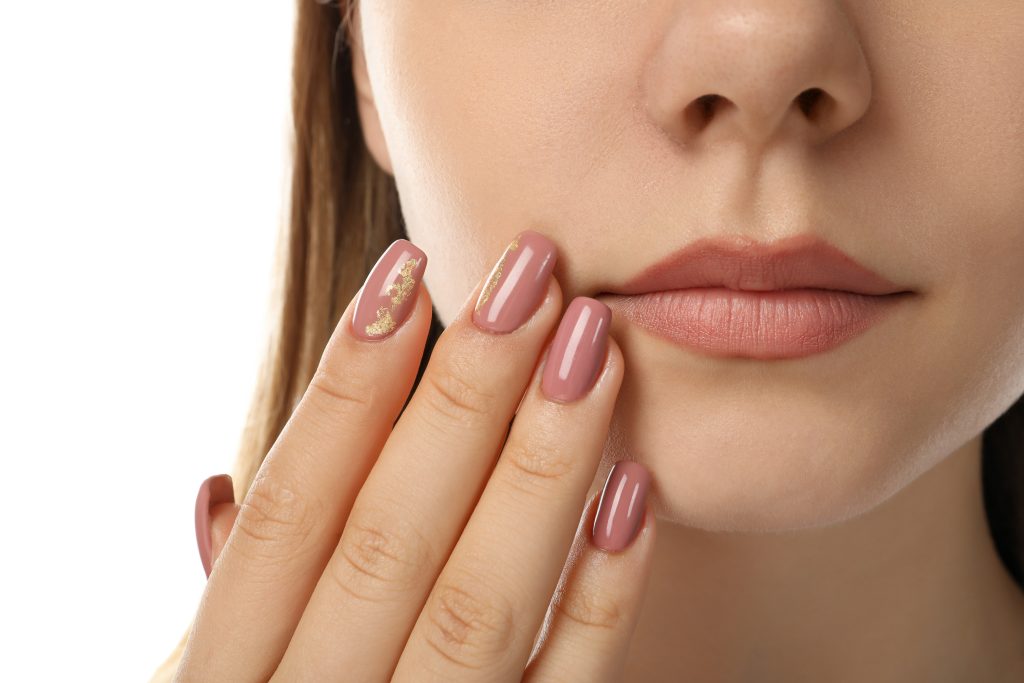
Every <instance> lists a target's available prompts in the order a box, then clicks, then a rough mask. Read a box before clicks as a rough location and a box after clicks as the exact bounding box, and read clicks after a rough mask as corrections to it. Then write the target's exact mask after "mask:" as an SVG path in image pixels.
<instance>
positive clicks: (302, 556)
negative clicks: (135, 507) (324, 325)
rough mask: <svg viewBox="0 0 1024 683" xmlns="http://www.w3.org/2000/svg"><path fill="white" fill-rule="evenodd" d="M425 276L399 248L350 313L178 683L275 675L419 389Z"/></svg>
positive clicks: (232, 548)
mask: <svg viewBox="0 0 1024 683" xmlns="http://www.w3.org/2000/svg"><path fill="white" fill-rule="evenodd" d="M425 266H426V256H425V255H424V254H423V252H422V251H421V250H420V249H418V248H417V247H415V246H414V245H412V244H411V243H409V242H408V241H406V240H396V241H395V242H394V243H392V245H391V246H390V247H389V248H388V249H387V250H386V251H385V252H384V254H382V255H381V257H380V259H379V260H378V261H377V263H376V264H375V266H374V268H373V269H372V270H371V272H370V274H369V276H368V277H367V280H366V282H365V283H364V285H363V287H362V288H361V289H360V292H359V295H358V296H357V297H355V298H354V299H353V300H352V301H350V302H349V304H348V306H347V307H346V309H345V311H344V313H343V315H342V317H341V320H340V322H339V324H338V325H337V327H336V328H335V330H334V333H333V334H332V336H331V339H330V340H329V342H328V343H327V347H326V349H325V351H324V354H323V356H322V358H321V360H320V363H319V366H318V368H317V370H316V373H315V375H314V377H313V379H312V381H311V382H310V385H309V387H308V388H307V390H306V391H305V393H304V394H303V396H302V398H301V400H300V401H299V403H298V405H297V406H296V408H295V410H294V412H293V414H292V415H291V417H290V419H289V420H288V422H287V424H286V425H285V427H284V430H283V431H282V433H281V435H280V436H279V438H278V439H277V441H276V442H275V443H274V446H273V447H272V448H271V450H270V453H268V455H267V457H266V459H265V460H264V462H263V463H262V465H261V466H260V469H259V471H258V472H257V474H256V478H255V480H254V482H253V484H252V486H251V487H250V489H249V491H248V493H247V494H246V496H245V499H244V500H243V501H242V505H241V509H240V510H239V512H238V516H237V519H236V520H235V524H234V526H233V528H232V530H231V533H230V535H229V536H228V539H227V542H226V544H225V546H224V548H223V550H222V552H221V556H220V557H219V558H218V560H217V563H216V565H215V566H214V568H213V572H212V573H211V575H210V579H209V582H208V583H207V588H206V592H205V594H204V596H203V600H202V601H201V603H200V606H199V610H198V612H197V614H196V619H195V620H194V622H193V627H192V631H191V633H190V637H189V642H188V644H187V646H186V651H185V653H184V656H183V662H184V664H183V672H182V673H181V674H180V675H179V680H192V679H193V678H195V679H202V680H267V679H268V678H269V677H270V676H271V675H272V673H273V671H274V669H275V668H276V666H277V663H278V662H279V660H280V658H281V656H282V655H283V653H284V651H285V648H286V647H287V644H288V641H289V640H290V638H291V635H292V632H293V631H294V629H295V625H296V624H297V623H298V620H299V618H300V616H301V614H302V609H303V607H304V606H305V604H306V602H307V600H308V599H309V595H310V593H312V590H313V587H314V586H315V585H316V581H317V579H318V578H319V576H320V574H321V572H322V571H323V567H324V564H325V563H326V561H327V558H328V557H330V554H331V552H332V551H333V549H334V546H335V545H336V543H337V540H338V537H339V535H340V533H341V529H342V527H343V525H344V521H345V518H346V516H347V515H348V512H349V509H350V507H351V505H352V502H353V501H354V499H355V496H356V494H357V492H358V491H359V487H360V486H361V485H362V483H363V480H364V479H365V477H366V473H367V472H368V471H369V469H370V468H371V466H372V464H373V462H374V460H375V459H376V456H377V454H378V453H379V452H380V448H381V446H383V444H384V441H385V440H386V438H387V435H388V433H389V432H390V430H391V426H392V424H393V423H394V420H395V418H396V417H397V415H398V413H399V411H400V410H401V408H402V405H403V404H404V402H405V399H406V397H407V396H408V393H409V390H410V389H411V387H412V383H413V381H414V380H415V377H416V372H417V370H418V366H419V361H420V358H421V357H422V354H423V349H424V343H425V340H426V336H427V333H428V331H429V326H430V318H431V303H430V298H429V294H428V292H427V291H426V289H425V288H423V287H420V286H419V281H420V279H421V278H422V275H423V270H424V268H425ZM403 321H404V322H403ZM227 634H230V637H227Z"/></svg>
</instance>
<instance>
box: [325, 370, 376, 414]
mask: <svg viewBox="0 0 1024 683" xmlns="http://www.w3.org/2000/svg"><path fill="white" fill-rule="evenodd" d="M309 391H310V394H311V395H312V397H313V399H314V401H317V402H319V403H320V405H321V406H322V407H324V408H326V409H327V410H329V411H330V412H338V411H351V410H356V411H366V410H369V409H370V407H371V406H372V404H373V401H374V397H375V396H376V393H375V387H374V384H373V382H370V381H369V380H368V379H366V378H363V377H362V376H361V375H360V374H359V373H357V372H347V373H346V372H337V371H334V370H332V369H330V368H328V367H325V366H324V365H323V364H321V366H320V367H318V368H317V370H316V372H315V373H313V377H312V379H310V381H309Z"/></svg>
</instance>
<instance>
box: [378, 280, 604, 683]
mask: <svg viewBox="0 0 1024 683" xmlns="http://www.w3.org/2000/svg"><path fill="white" fill-rule="evenodd" d="M610 318H611V311H610V310H609V309H608V307H607V306H605V305H604V304H603V303H601V302H599V301H597V300H595V299H589V298H587V297H577V298H576V299H574V300H573V302H572V303H570V305H569V306H568V307H567V309H566V313H565V315H564V316H563V318H562V321H561V322H560V324H559V327H558V332H557V333H556V335H555V339H554V341H553V342H552V345H551V346H549V348H548V351H547V353H546V354H545V359H544V361H543V368H541V369H540V372H538V373H536V376H535V381H534V382H532V383H531V386H530V389H529V393H528V394H527V396H526V397H525V398H524V399H523V404H522V406H521V407H520V409H519V413H518V415H517V416H516V419H515V421H514V422H513V424H512V429H511V431H510V433H509V437H508V442H507V443H506V444H505V447H504V449H503V451H502V453H501V457H500V458H499V460H498V463H497V465H495V468H494V473H493V474H492V475H491V478H490V479H489V480H488V482H487V486H486V487H485V489H484V492H483V494H482V496H481V498H480V502H479V503H478V504H477V507H476V509H475V510H474V513H473V516H472V517H471V518H470V520H469V523H468V524H467V525H466V529H465V531H464V532H463V534H462V537H461V538H460V539H459V542H458V544H457V545H456V547H455V549H454V551H453V552H452V555H451V557H450V558H449V560H448V563H447V564H446V565H445V567H444V570H443V571H442V572H441V575H440V576H439V577H438V579H437V582H436V584H435V585H434V587H433V589H432V590H431V593H430V595H429V597H428V598H427V602H426V604H425V606H424V608H423V611H422V612H421V613H420V615H419V617H418V619H417V621H416V624H415V626H414V628H413V632H412V634H411V635H410V636H409V642H408V643H407V644H406V647H405V650H404V651H403V652H402V657H401V659H400V660H399V663H398V667H397V668H396V671H395V676H394V679H393V680H394V681H417V682H419V681H428V680H438V681H459V680H474V681H476V680H487V681H512V680H516V681H518V680H519V679H520V677H521V676H522V673H523V670H524V668H525V667H526V664H527V659H528V657H529V654H530V649H531V646H532V643H533V639H534V635H535V634H536V633H537V630H538V628H539V627H540V625H541V623H542V622H543V618H544V613H545V610H546V608H547V606H548V604H549V602H550V600H551V596H552V593H553V591H554V589H555V586H556V584H557V582H558V578H559V575H560V573H561V570H562V567H563V566H564V564H565V560H566V556H567V554H568V552H569V549H570V548H571V546H572V540H573V535H574V532H575V529H576V525H577V524H578V522H579V518H580V514H581V511H582V510H583V508H584V504H585V499H586V495H587V490H588V488H589V487H590V485H591V483H592V482H593V479H594V475H595V472H596V470H597V466H598V463H599V461H600V457H601V453H602V451H603V449H604V443H605V439H606V435H607V431H608V424H609V421H610V419H611V414H612V409H613V407H614V404H615V397H616V395H617V393H618V389H619V386H620V384H621V381H622V371H623V366H622V353H621V351H620V350H619V347H618V345H617V344H616V343H615V342H614V341H613V340H610V339H609V338H608V336H607V330H608V323H609V322H610ZM572 361H575V362H572ZM565 369H568V370H569V373H568V375H567V376H566V375H565V374H564V373H563V374H562V376H561V377H560V375H559V371H560V370H565ZM549 375H551V376H552V377H554V378H555V381H554V385H555V386H554V387H552V382H551V381H549ZM595 375H596V377H595ZM595 378H596V382H594V380H595ZM592 382H593V384H591V383H592ZM542 384H543V385H546V386H548V388H549V389H550V388H557V389H558V390H559V391H558V392H556V393H560V394H566V395H569V394H571V393H575V392H570V391H569V390H570V389H575V390H576V391H578V390H580V389H581V388H585V389H589V391H588V393H586V394H584V395H583V396H581V397H580V396H576V397H574V398H573V400H571V401H568V402H562V401H558V400H553V399H552V398H549V396H551V392H550V391H546V390H544V389H543V388H542ZM588 385H589V386H588ZM591 386H592V389H591V388H590V387H591Z"/></svg>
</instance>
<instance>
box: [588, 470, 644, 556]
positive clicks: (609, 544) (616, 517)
mask: <svg viewBox="0 0 1024 683" xmlns="http://www.w3.org/2000/svg"><path fill="white" fill-rule="evenodd" d="M650 486H651V475H650V473H648V471H647V468H645V467H644V466H643V465H641V464H640V463H637V462H633V461H632V460H620V461H619V462H617V463H615V465H614V466H613V467H612V471H611V472H609V473H608V479H607V480H606V481H605V483H604V489H602V491H601V500H600V502H598V504H597V515H596V516H595V517H594V529H593V533H592V536H593V539H594V544H595V545H597V546H598V547H599V548H603V549H604V550H608V551H611V552H617V551H619V550H623V549H625V548H626V546H628V545H629V544H630V543H631V542H632V540H633V539H634V538H635V537H636V534H637V532H638V531H639V530H640V527H641V525H642V524H643V519H644V509H645V508H644V503H645V501H646V500H647V491H648V489H649V488H650Z"/></svg>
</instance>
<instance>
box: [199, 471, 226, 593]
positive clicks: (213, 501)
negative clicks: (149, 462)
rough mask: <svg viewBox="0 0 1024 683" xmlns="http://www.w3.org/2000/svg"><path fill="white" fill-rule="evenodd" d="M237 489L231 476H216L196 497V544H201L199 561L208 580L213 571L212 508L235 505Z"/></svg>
mask: <svg viewBox="0 0 1024 683" xmlns="http://www.w3.org/2000/svg"><path fill="white" fill-rule="evenodd" d="M234 502H235V489H234V486H233V484H232V483H231V475H229V474H215V475H213V476H212V477H208V478H207V479H205V480H204V481H203V483H202V484H201V485H200V486H199V494H198V495H197V496H196V542H197V543H198V544H199V559H200V560H202V562H203V570H204V571H205V572H206V578H210V571H211V570H212V569H213V565H212V561H213V539H212V538H211V537H210V508H212V507H213V506H214V505H219V504H220V503H234Z"/></svg>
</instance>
